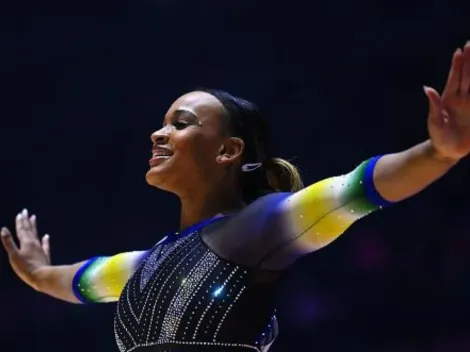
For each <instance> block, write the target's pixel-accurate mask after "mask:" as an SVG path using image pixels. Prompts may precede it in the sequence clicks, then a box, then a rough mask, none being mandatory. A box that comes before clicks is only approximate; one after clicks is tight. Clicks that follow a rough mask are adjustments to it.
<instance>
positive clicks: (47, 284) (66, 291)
mask: <svg viewBox="0 0 470 352" xmlns="http://www.w3.org/2000/svg"><path fill="white" fill-rule="evenodd" d="M85 263H86V262H80V263H76V264H72V265H55V266H48V267H44V268H41V269H38V273H37V281H36V285H35V288H36V290H37V291H39V292H42V293H44V294H46V295H49V296H52V297H54V298H58V299H60V300H63V301H67V302H70V303H81V302H80V300H79V299H78V298H77V297H76V295H75V294H74V291H73V279H74V277H75V274H76V273H77V271H78V270H79V269H80V268H81V267H82V266H83V264H85Z"/></svg>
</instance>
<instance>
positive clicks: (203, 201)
mask: <svg viewBox="0 0 470 352" xmlns="http://www.w3.org/2000/svg"><path fill="white" fill-rule="evenodd" d="M180 200H181V219H180V229H185V228H187V227H189V226H192V225H194V224H197V223H199V222H201V221H204V220H207V219H210V218H213V217H215V216H220V215H223V214H227V213H231V212H234V211H237V210H240V209H241V208H243V207H244V205H245V204H244V202H243V200H242V199H241V198H240V196H239V194H238V193H237V192H236V190H235V189H233V188H226V189H224V190H221V189H218V190H217V189H213V190H210V191H207V190H205V191H204V192H201V191H200V190H198V191H194V192H191V196H185V197H180Z"/></svg>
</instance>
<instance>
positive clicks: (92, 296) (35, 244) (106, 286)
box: [1, 209, 146, 303]
mask: <svg viewBox="0 0 470 352" xmlns="http://www.w3.org/2000/svg"><path fill="white" fill-rule="evenodd" d="M16 235H17V237H18V241H19V245H17V244H16V243H15V241H14V240H13V236H12V234H11V233H10V231H9V230H8V229H6V228H2V231H1V239H2V243H3V246H4V248H5V249H6V251H7V253H8V259H9V261H10V264H11V266H12V268H13V270H14V271H15V273H16V274H17V275H18V277H19V278H20V279H21V280H23V281H24V282H25V283H26V284H28V285H29V286H31V287H32V288H34V289H35V290H37V291H39V292H42V293H45V294H47V295H49V296H52V297H55V298H58V299H61V300H64V301H67V302H71V303H81V302H110V301H115V300H117V299H118V297H119V295H120V293H121V291H122V289H123V288H124V285H125V284H126V282H127V280H128V278H129V277H130V276H131V275H132V273H133V272H134V270H135V269H136V268H137V266H138V265H139V263H140V261H141V260H142V259H143V258H144V256H145V255H146V252H128V253H122V254H118V255H115V256H112V257H97V258H94V259H91V260H88V261H83V262H80V263H76V264H71V265H51V258H50V246H49V236H48V235H45V236H43V237H42V238H41V239H40V238H39V237H38V231H37V225H36V217H35V216H34V215H33V216H31V217H30V216H29V214H28V212H27V210H26V209H25V210H23V212H21V213H20V214H18V216H17V217H16Z"/></svg>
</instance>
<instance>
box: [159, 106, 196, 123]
mask: <svg viewBox="0 0 470 352" xmlns="http://www.w3.org/2000/svg"><path fill="white" fill-rule="evenodd" d="M184 115H186V116H189V117H190V118H191V119H193V120H194V122H195V123H197V124H199V125H201V120H199V117H198V116H197V115H196V114H195V113H194V112H193V111H191V110H189V109H184V108H182V109H181V108H180V109H177V110H175V111H173V114H172V115H171V117H170V119H174V118H178V117H181V116H184ZM163 124H165V121H164V122H163Z"/></svg>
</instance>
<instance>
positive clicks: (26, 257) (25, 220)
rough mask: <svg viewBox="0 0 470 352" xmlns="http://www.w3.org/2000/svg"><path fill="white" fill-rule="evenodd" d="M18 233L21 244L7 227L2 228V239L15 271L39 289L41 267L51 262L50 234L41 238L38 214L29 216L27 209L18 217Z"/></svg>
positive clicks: (30, 284) (22, 278)
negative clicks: (38, 228) (37, 222)
mask: <svg viewBox="0 0 470 352" xmlns="http://www.w3.org/2000/svg"><path fill="white" fill-rule="evenodd" d="M16 235H17V237H18V241H19V246H17V245H16V243H15V241H14V239H13V236H12V234H11V233H10V231H9V230H8V229H7V228H5V227H4V228H2V230H1V239H2V244H3V247H4V248H5V250H6V251H7V253H8V258H9V261H10V264H11V266H12V268H13V270H14V271H15V273H16V274H17V275H18V276H19V277H20V278H21V280H23V281H24V282H25V283H27V284H28V285H29V286H31V287H33V288H34V289H37V284H38V279H39V278H38V276H39V272H40V270H41V268H44V267H48V266H50V264H51V255H50V245H49V236H48V235H44V236H43V237H42V239H41V240H40V239H39V237H38V230H37V225H36V216H34V215H33V216H31V217H30V216H29V215H28V211H27V210H26V209H25V210H23V211H22V212H21V213H20V214H18V215H17V217H16Z"/></svg>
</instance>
